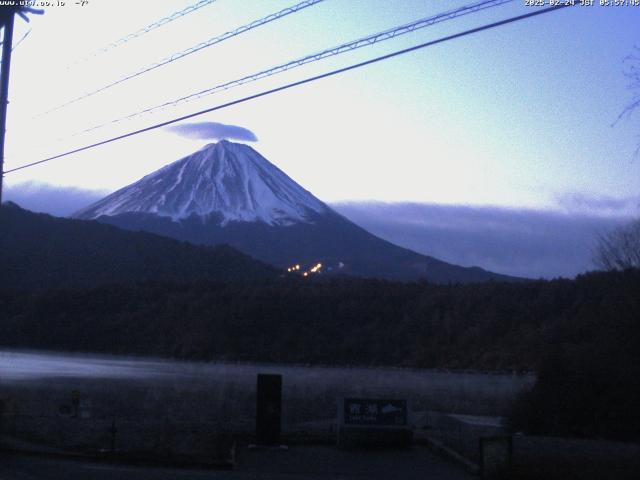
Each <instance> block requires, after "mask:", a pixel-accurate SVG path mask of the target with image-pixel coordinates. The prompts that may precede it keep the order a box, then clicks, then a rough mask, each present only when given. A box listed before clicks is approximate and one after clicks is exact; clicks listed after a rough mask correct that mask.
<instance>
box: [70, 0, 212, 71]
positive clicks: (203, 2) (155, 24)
mask: <svg viewBox="0 0 640 480" xmlns="http://www.w3.org/2000/svg"><path fill="white" fill-rule="evenodd" d="M216 1H217V0H200V1H198V2H196V3H194V4H192V5H189V6H188V7H185V8H183V9H182V10H179V11H177V12H174V13H172V14H171V15H168V16H166V17H163V18H161V19H160V20H156V21H155V22H153V23H150V24H149V25H147V26H146V27H142V28H140V29H139V30H136V31H135V32H133V33H130V34H128V35H125V36H124V37H122V38H119V39H118V40H115V41H113V42H111V43H110V44H108V45H105V46H104V47H102V48H99V49H97V50H95V51H94V52H93V53H90V54H89V55H87V56H85V57H82V58H81V59H79V60H77V61H76V62H75V63H73V64H72V65H70V66H69V67H67V68H71V67H74V66H76V65H78V64H80V63H84V62H86V61H88V60H90V59H92V58H94V57H97V56H99V55H102V54H104V53H107V52H108V51H109V50H112V49H114V48H117V47H119V46H120V45H123V44H125V43H127V42H130V41H131V40H133V39H134V38H138V37H140V36H142V35H144V34H145V33H149V32H150V31H152V30H155V29H156V28H160V27H162V26H164V25H166V24H168V23H171V22H173V21H174V20H177V19H178V18H181V17H184V16H185V15H188V14H190V13H192V12H195V11H196V10H199V9H201V8H202V7H206V6H207V5H209V4H211V3H214V2H216Z"/></svg>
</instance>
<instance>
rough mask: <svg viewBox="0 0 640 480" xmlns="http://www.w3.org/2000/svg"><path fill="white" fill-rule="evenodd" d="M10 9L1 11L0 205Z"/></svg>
mask: <svg viewBox="0 0 640 480" xmlns="http://www.w3.org/2000/svg"><path fill="white" fill-rule="evenodd" d="M14 16H15V13H14V11H13V9H12V10H9V9H7V10H5V11H4V12H2V17H3V18H2V30H3V32H4V33H3V35H2V70H1V71H0V205H2V184H3V181H4V143H5V133H6V131H7V105H8V103H9V69H10V68H11V49H12V48H13V45H12V44H13V19H14Z"/></svg>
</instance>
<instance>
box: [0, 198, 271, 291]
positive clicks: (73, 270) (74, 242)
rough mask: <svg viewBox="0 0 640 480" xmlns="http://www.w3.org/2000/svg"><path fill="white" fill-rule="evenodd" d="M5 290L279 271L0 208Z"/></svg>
mask: <svg viewBox="0 0 640 480" xmlns="http://www.w3.org/2000/svg"><path fill="white" fill-rule="evenodd" d="M0 232H1V235H0V265H2V274H1V275H0V288H1V289H13V290H23V289H24V290H29V289H47V288H78V287H93V286H98V285H105V284H116V283H117V284H122V283H125V284H126V283H128V284H131V283H136V282H142V281H176V282H184V281H197V280H208V281H237V280H243V281H244V280H256V279H264V278H273V277H275V276H277V274H278V271H277V270H275V269H274V268H273V267H270V266H268V265H266V264H264V263H262V262H259V261H257V260H254V259H252V258H250V257H248V256H247V255H245V254H242V253H240V252H238V251H237V250H235V249H233V248H231V247H229V246H219V247H213V248H212V247H204V246H196V245H191V244H189V243H185V242H179V241H176V240H173V239H169V238H163V237H160V236H158V235H153V234H151V233H146V232H130V231H126V230H122V229H119V228H115V227H112V226H109V225H103V224H100V223H98V222H86V221H80V220H70V219H63V218H57V217H52V216H50V215H46V214H36V213H33V212H29V211H28V210H23V209H22V208H20V207H19V206H18V205H16V204H14V203H11V202H8V203H5V204H3V205H2V206H1V207H0Z"/></svg>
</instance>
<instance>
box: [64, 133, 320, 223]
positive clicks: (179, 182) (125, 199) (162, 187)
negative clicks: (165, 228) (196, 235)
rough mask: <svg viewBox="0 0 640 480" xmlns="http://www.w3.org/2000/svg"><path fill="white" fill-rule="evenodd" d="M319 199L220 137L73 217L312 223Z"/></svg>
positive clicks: (264, 161) (244, 148)
mask: <svg viewBox="0 0 640 480" xmlns="http://www.w3.org/2000/svg"><path fill="white" fill-rule="evenodd" d="M329 210H330V209H329V207H327V206H326V205H325V204H324V203H323V202H321V201H320V200H318V199H317V198H316V197H314V196H313V195H312V194H311V193H309V192H308V191H307V190H305V189H304V188H302V187H301V186H300V185H298V184H297V183H296V182H295V181H293V180H292V179H291V178H289V177H288V176H287V175H286V174H285V173H284V172H283V171H282V170H280V169H279V168H278V167H276V166H275V165H273V164H272V163H271V162H269V161H268V160H267V159H266V158H264V157H263V156H262V155H260V154H259V153H258V152H256V151H255V150H254V149H253V148H251V147H250V146H248V145H245V144H239V143H233V142H229V141H227V140H222V141H220V142H218V143H212V144H209V145H206V146H205V147H204V148H202V149H200V150H198V151H197V152H195V153H193V154H191V155H189V156H187V157H185V158H182V159H180V160H177V161H176V162H173V163H171V164H169V165H167V166H165V167H163V168H161V169H160V170H157V171H156V172H154V173H151V174H149V175H147V176H145V177H144V178H142V179H141V180H139V181H137V182H136V183H133V184H131V185H129V186H127V187H124V188H122V189H120V190H118V191H117V192H114V193H112V194H111V195H109V196H107V197H105V198H103V199H102V200H100V201H98V202H96V203H94V204H93V205H90V206H88V207H87V208H85V209H82V210H80V211H78V212H76V214H75V215H74V217H76V218H83V219H95V218H98V217H101V216H103V215H106V216H115V215H119V214H124V213H131V212H134V213H150V214H155V215H159V216H164V217H170V218H172V219H173V220H174V221H178V220H180V219H184V218H188V217H190V216H192V215H198V216H201V217H209V216H212V215H220V216H221V217H222V220H221V223H222V224H223V225H225V224H227V223H229V222H232V221H235V222H256V221H261V222H265V223H267V224H269V225H291V224H294V223H297V222H311V221H312V217H313V215H314V214H324V213H328V212H329Z"/></svg>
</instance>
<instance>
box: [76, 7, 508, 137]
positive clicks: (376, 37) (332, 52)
mask: <svg viewBox="0 0 640 480" xmlns="http://www.w3.org/2000/svg"><path fill="white" fill-rule="evenodd" d="M513 1H514V0H483V1H480V2H476V3H473V4H470V5H466V6H464V7H460V8H456V9H454V10H449V11H446V12H443V13H439V14H437V15H433V16H430V17H426V18H422V19H420V20H416V21H414V22H411V23H408V24H405V25H401V26H399V27H394V28H391V29H388V30H384V31H382V32H378V33H375V34H373V35H369V36H367V37H363V38H359V39H357V40H353V41H351V42H348V43H343V44H341V45H338V46H335V47H332V48H328V49H326V50H323V51H321V52H317V53H314V54H311V55H307V56H305V57H302V58H299V59H296V60H292V61H289V62H287V63H284V64H281V65H278V66H276V67H272V68H269V69H267V70H262V71H260V72H258V73H254V74H251V75H247V76H245V77H242V78H239V79H236V80H232V81H230V82H225V83H222V84H219V85H216V86H213V87H210V88H207V89H205V90H202V91H199V92H195V93H192V94H189V95H186V96H184V97H180V98H178V99H176V100H172V101H170V102H165V103H162V104H160V105H155V106H153V107H149V108H146V109H144V110H141V111H138V112H135V113H131V114H129V115H125V116H123V117H119V118H116V119H113V120H110V121H108V122H105V123H101V124H99V125H95V126H93V127H90V128H88V129H84V130H81V131H80V132H77V133H75V134H73V135H72V136H77V135H79V134H82V133H89V132H92V131H94V130H97V129H99V128H103V127H106V126H108V125H113V124H115V123H119V122H122V121H125V120H131V119H133V118H136V117H139V116H140V115H144V114H147V113H154V112H156V111H158V110H162V109H164V108H167V107H170V106H176V105H179V104H181V103H184V102H188V101H191V100H197V99H199V98H202V97H205V96H208V95H212V94H214V93H217V92H220V91H223V90H229V89H231V88H234V87H239V86H241V85H244V84H246V83H250V82H255V81H257V80H260V79H263V78H266V77H270V76H272V75H276V74H278V73H282V72H285V71H287V70H291V69H294V68H297V67H301V66H303V65H306V64H308V63H312V62H316V61H319V60H322V59H325V58H328V57H333V56H336V55H340V54H342V53H345V52H348V51H352V50H357V49H359V48H362V47H368V46H370V45H373V44H375V43H379V42H382V41H385V40H390V39H392V38H395V37H398V36H401V35H405V34H407V33H411V32H414V31H416V30H419V29H421V28H425V27H429V26H431V25H434V24H436V23H440V22H444V21H447V20H452V19H454V18H457V17H461V16H464V15H468V14H471V13H476V12H479V11H481V10H485V9H488V8H493V7H497V6H500V5H503V4H505V3H510V2H513Z"/></svg>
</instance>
